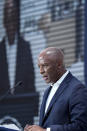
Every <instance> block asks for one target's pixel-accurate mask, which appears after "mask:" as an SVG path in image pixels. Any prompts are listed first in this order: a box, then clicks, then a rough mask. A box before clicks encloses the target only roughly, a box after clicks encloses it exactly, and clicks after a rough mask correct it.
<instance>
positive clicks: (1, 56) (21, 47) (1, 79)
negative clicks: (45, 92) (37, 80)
mask: <svg viewBox="0 0 87 131" xmlns="http://www.w3.org/2000/svg"><path fill="white" fill-rule="evenodd" d="M19 81H22V82H23V84H22V85H21V86H19V87H17V88H15V94H17V93H29V92H34V90H35V88H34V68H33V62H32V55H31V50H30V45H29V43H28V42H26V41H25V40H24V39H23V38H21V37H19V39H18V49H17V63H16V78H15V84H16V83H17V82H19ZM9 88H10V85H9V78H8V63H7V58H6V47H5V39H3V41H2V42H1V43H0V94H1V95H3V94H5V92H7V90H8V89H9Z"/></svg>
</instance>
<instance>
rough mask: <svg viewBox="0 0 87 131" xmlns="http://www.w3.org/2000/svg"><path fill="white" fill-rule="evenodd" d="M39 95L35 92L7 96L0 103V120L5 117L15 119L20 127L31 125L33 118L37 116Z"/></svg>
mask: <svg viewBox="0 0 87 131" xmlns="http://www.w3.org/2000/svg"><path fill="white" fill-rule="evenodd" d="M38 101H39V95H38V93H37V92H34V93H28V94H20V95H8V96H7V97H6V98H4V99H3V100H1V101H0V119H2V118H3V117H5V116H10V117H12V118H15V119H16V120H17V121H18V122H19V123H20V124H21V126H22V127H23V128H24V127H25V125H26V124H27V123H28V124H33V118H34V116H38Z"/></svg>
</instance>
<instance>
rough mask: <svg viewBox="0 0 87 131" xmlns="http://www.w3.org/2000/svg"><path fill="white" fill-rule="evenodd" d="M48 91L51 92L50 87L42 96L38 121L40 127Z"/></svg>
mask: <svg viewBox="0 0 87 131" xmlns="http://www.w3.org/2000/svg"><path fill="white" fill-rule="evenodd" d="M50 90H51V86H50V87H49V88H48V89H47V90H46V92H45V94H44V96H43V101H42V104H41V109H40V121H39V123H40V125H41V124H42V121H43V118H44V115H45V105H46V100H47V97H48V94H49V92H50Z"/></svg>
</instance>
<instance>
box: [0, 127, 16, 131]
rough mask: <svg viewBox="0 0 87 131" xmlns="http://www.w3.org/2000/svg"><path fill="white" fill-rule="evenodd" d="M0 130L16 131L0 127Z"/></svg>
mask: <svg viewBox="0 0 87 131" xmlns="http://www.w3.org/2000/svg"><path fill="white" fill-rule="evenodd" d="M0 131H17V130H13V129H8V128H4V127H0Z"/></svg>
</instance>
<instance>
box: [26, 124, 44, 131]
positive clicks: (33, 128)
mask: <svg viewBox="0 0 87 131" xmlns="http://www.w3.org/2000/svg"><path fill="white" fill-rule="evenodd" d="M24 131H46V129H43V128H41V127H40V126H37V125H26V126H25V128H24Z"/></svg>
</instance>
